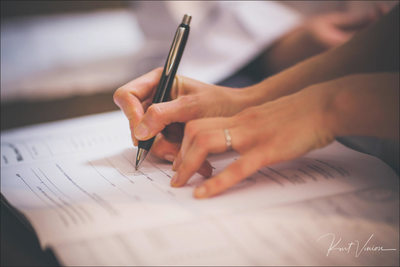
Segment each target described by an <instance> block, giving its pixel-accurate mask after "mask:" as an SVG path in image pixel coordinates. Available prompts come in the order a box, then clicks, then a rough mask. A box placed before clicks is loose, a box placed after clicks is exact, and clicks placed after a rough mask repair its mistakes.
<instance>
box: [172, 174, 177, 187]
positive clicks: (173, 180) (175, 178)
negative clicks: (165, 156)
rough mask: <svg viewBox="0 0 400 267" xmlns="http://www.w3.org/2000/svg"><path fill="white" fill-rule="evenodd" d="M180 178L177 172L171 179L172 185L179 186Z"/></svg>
mask: <svg viewBox="0 0 400 267" xmlns="http://www.w3.org/2000/svg"><path fill="white" fill-rule="evenodd" d="M178 180H179V177H178V173H175V175H174V176H173V177H172V179H171V186H173V187H177V186H178Z"/></svg>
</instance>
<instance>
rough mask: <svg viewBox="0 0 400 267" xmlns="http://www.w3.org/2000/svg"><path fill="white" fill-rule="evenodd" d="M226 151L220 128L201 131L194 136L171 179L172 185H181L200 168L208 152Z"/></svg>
mask: <svg viewBox="0 0 400 267" xmlns="http://www.w3.org/2000/svg"><path fill="white" fill-rule="evenodd" d="M224 151H226V144H225V137H224V134H223V131H221V130H220V129H217V130H209V131H201V132H199V133H198V134H197V135H196V137H195V138H194V140H193V142H192V144H191V145H190V147H189V148H188V151H187V153H186V155H185V156H184V157H183V158H182V163H181V164H180V166H179V168H178V171H177V172H176V174H175V175H174V177H173V178H172V180H171V185H172V186H174V187H178V186H183V185H184V184H185V183H186V182H187V181H188V180H189V179H190V177H192V176H193V174H194V173H195V172H196V171H197V170H199V169H200V167H201V166H202V164H203V163H204V161H205V159H206V157H207V155H208V154H209V153H221V152H224Z"/></svg>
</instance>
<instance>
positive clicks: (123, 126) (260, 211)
mask: <svg viewBox="0 0 400 267" xmlns="http://www.w3.org/2000/svg"><path fill="white" fill-rule="evenodd" d="M135 154H136V148H135V147H133V146H132V142H131V140H130V132H129V127H128V123H127V121H126V119H125V118H124V116H123V114H122V113H121V112H112V113H105V114H100V115H94V116H87V117H82V118H79V119H72V120H66V121H61V122H56V123H48V124H43V125H38V126H31V127H25V128H21V129H17V130H11V131H6V132H2V134H1V193H2V194H3V196H5V198H6V199H7V200H8V201H9V202H10V203H11V205H13V206H14V207H15V208H17V209H18V210H19V211H21V212H22V213H23V214H24V215H25V216H26V217H27V219H28V220H29V221H30V222H31V224H32V226H33V228H34V229H35V231H36V233H37V235H38V237H39V240H40V242H41V245H42V247H51V248H53V249H54V251H55V253H56V255H57V256H58V259H59V260H60V261H61V262H62V263H63V264H65V265H74V264H75V265H110V264H111V265H165V264H168V265H296V264H303V265H333V264H346V265H349V264H355V265H364V264H366V265H371V264H372V265H397V264H398V261H399V253H398V249H399V229H398V206H399V199H398V176H397V175H396V174H395V173H394V172H393V171H392V170H391V169H390V168H389V167H388V166H386V165H385V164H384V163H383V162H381V161H380V160H378V159H376V158H373V157H371V156H368V155H365V154H361V153H358V152H356V151H353V150H350V149H348V148H346V147H344V146H342V145H341V144H339V143H337V142H335V143H333V144H332V145H330V146H328V147H326V148H323V149H319V150H316V151H313V152H311V153H309V154H307V155H306V156H304V157H302V158H299V159H296V160H293V161H291V162H286V163H281V164H276V165H271V166H268V167H265V168H262V169H260V170H259V171H258V172H257V173H255V174H254V175H252V176H251V177H249V178H248V179H246V180H245V181H243V182H242V183H240V184H238V185H237V186H235V187H234V188H232V189H230V190H229V191H227V192H226V193H224V194H221V195H219V196H217V197H214V198H211V199H206V200H196V199H194V198H193V197H192V191H193V188H194V187H195V186H196V185H197V184H199V183H201V182H202V179H203V178H202V177H200V176H199V175H196V176H195V177H193V178H192V179H191V180H190V182H189V184H188V185H187V186H185V187H183V188H172V187H170V186H169V183H170V178H171V177H172V175H173V172H172V171H171V165H170V163H167V162H163V161H160V160H158V159H156V158H152V157H149V158H148V159H146V161H145V162H143V165H142V167H141V168H140V170H138V171H135V169H134V165H133V164H134V159H135ZM238 156H239V155H237V154H235V153H226V154H222V155H215V156H212V157H210V161H211V163H212V165H213V167H214V168H215V170H214V171H215V173H217V172H219V171H220V170H222V169H223V168H224V167H226V166H227V165H228V164H229V163H230V162H232V161H233V160H235V159H236V158H237V157H238Z"/></svg>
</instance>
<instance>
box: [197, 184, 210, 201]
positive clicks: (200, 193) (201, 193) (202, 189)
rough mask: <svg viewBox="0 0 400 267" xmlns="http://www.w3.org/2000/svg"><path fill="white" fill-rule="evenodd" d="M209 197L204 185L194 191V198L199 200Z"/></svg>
mask: <svg viewBox="0 0 400 267" xmlns="http://www.w3.org/2000/svg"><path fill="white" fill-rule="evenodd" d="M206 195H207V187H205V186H204V185H202V186H199V187H197V188H196V189H195V190H194V196H195V197H197V198H203V197H205V196H206Z"/></svg>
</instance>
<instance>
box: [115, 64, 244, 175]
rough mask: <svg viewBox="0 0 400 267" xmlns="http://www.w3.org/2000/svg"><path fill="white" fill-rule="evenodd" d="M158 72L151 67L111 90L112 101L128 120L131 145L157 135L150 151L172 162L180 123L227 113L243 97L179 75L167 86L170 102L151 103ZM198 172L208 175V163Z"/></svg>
mask: <svg viewBox="0 0 400 267" xmlns="http://www.w3.org/2000/svg"><path fill="white" fill-rule="evenodd" d="M161 74H162V68H158V69H155V70H153V71H151V72H149V73H147V74H145V75H143V76H141V77H139V78H137V79H135V80H133V81H131V82H129V83H127V84H125V85H124V86H122V87H120V88H119V89H117V90H116V91H115V93H114V102H115V103H116V104H117V105H118V106H119V107H120V108H121V109H122V111H123V112H124V114H125V115H126V117H127V118H128V120H129V126H130V130H131V137H132V141H133V143H134V145H135V146H137V145H138V140H147V139H149V138H151V137H153V136H156V135H157V136H156V139H155V141H154V144H153V146H152V148H151V152H152V153H153V154H154V155H156V156H157V157H159V158H162V159H165V160H167V161H170V162H172V161H174V159H175V157H176V155H177V153H178V151H179V148H180V141H181V138H182V136H183V127H184V125H183V124H182V123H185V122H187V121H189V120H193V119H197V118H204V117H215V116H231V115H233V114H235V113H237V112H239V111H240V110H242V109H243V108H244V105H245V102H244V101H243V100H244V99H246V98H245V97H243V96H242V94H243V93H244V92H243V91H241V90H235V89H231V88H227V87H222V86H216V85H209V84H205V83H202V82H199V81H196V80H193V79H190V78H187V77H183V76H176V79H175V81H174V84H173V86H172V88H171V96H170V98H171V99H172V100H171V101H168V102H163V103H158V104H151V102H152V99H153V96H154V93H155V90H156V87H157V85H158V82H159V80H160V76H161ZM167 126H168V127H167ZM161 131H162V134H159V133H160V132H161ZM199 173H201V174H202V175H204V176H210V175H211V166H210V165H209V163H208V162H205V164H204V166H203V168H201V169H200V170H199Z"/></svg>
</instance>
